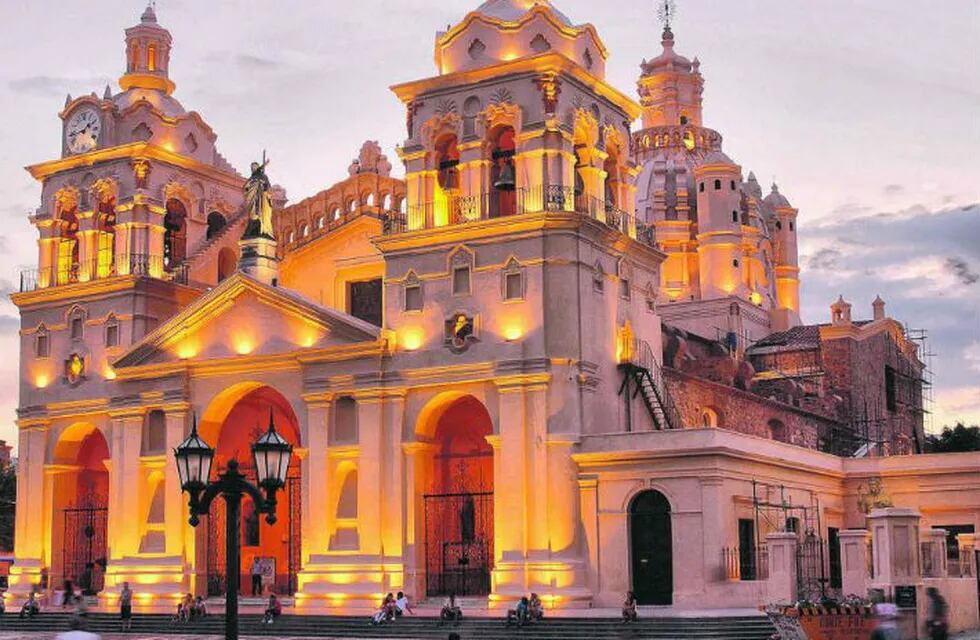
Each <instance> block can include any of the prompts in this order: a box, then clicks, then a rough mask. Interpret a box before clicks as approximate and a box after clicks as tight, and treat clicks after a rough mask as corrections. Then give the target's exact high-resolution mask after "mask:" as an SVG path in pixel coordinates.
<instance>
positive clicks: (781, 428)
mask: <svg viewBox="0 0 980 640" xmlns="http://www.w3.org/2000/svg"><path fill="white" fill-rule="evenodd" d="M769 437H770V438H772V439H773V440H777V441H779V442H789V439H788V438H789V434H788V433H787V432H786V425H785V424H783V422H782V420H777V419H776V418H773V419H772V420H770V421H769Z"/></svg>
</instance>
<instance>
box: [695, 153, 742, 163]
mask: <svg viewBox="0 0 980 640" xmlns="http://www.w3.org/2000/svg"><path fill="white" fill-rule="evenodd" d="M701 164H730V165H734V164H735V161H734V160H732V159H731V158H729V157H728V156H727V155H725V153H724V152H722V151H718V150H716V151H711V152H710V153H708V155H706V156H705V157H704V160H702V161H701Z"/></svg>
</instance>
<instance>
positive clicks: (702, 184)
mask: <svg viewBox="0 0 980 640" xmlns="http://www.w3.org/2000/svg"><path fill="white" fill-rule="evenodd" d="M698 191H700V192H701V193H704V181H703V180H702V181H701V184H699V185H698Z"/></svg>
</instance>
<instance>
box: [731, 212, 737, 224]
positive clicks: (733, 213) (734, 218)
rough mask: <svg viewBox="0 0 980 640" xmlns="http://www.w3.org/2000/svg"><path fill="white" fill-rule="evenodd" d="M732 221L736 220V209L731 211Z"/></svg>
mask: <svg viewBox="0 0 980 640" xmlns="http://www.w3.org/2000/svg"><path fill="white" fill-rule="evenodd" d="M732 222H738V211H732Z"/></svg>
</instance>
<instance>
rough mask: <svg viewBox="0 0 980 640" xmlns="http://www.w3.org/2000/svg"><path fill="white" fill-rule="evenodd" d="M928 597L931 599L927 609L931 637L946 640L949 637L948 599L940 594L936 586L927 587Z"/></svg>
mask: <svg viewBox="0 0 980 640" xmlns="http://www.w3.org/2000/svg"><path fill="white" fill-rule="evenodd" d="M926 597H927V598H928V599H929V602H928V608H927V609H926V630H928V631H929V638H930V640H946V639H947V638H948V637H949V619H948V615H949V607H948V606H947V605H946V599H945V598H943V597H942V596H941V595H939V589H937V588H936V587H929V588H928V589H926Z"/></svg>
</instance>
